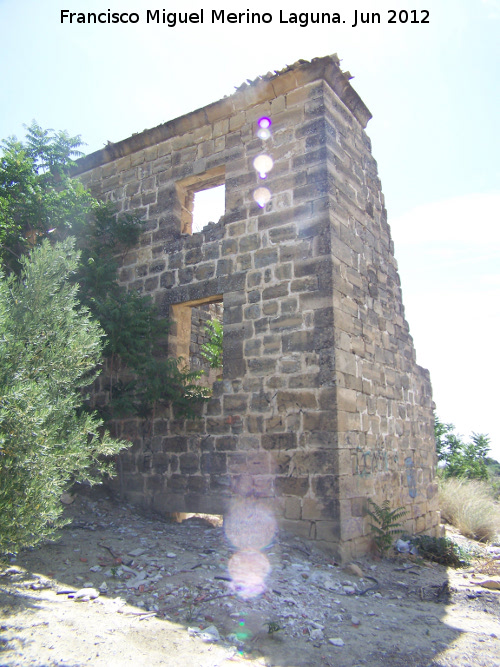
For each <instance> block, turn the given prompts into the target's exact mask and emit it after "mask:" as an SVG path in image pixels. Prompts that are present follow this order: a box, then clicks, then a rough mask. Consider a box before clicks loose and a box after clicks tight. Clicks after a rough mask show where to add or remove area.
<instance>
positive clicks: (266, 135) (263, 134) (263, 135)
mask: <svg viewBox="0 0 500 667" xmlns="http://www.w3.org/2000/svg"><path fill="white" fill-rule="evenodd" d="M257 136H258V137H259V139H262V141H267V139H270V138H271V131H270V130H268V129H267V128H263V127H261V128H260V129H259V130H257Z"/></svg>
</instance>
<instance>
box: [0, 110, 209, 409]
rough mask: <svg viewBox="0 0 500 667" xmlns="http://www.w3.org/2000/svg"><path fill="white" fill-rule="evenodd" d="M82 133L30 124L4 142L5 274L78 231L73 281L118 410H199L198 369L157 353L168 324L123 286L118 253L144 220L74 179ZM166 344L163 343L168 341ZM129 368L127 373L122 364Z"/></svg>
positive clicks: (0, 234) (0, 210)
mask: <svg viewBox="0 0 500 667" xmlns="http://www.w3.org/2000/svg"><path fill="white" fill-rule="evenodd" d="M81 146H82V141H81V138H80V137H79V136H76V137H70V136H69V135H68V134H67V133H66V132H55V133H54V132H53V130H44V129H42V128H41V127H40V126H39V125H37V124H36V123H35V122H33V123H32V124H31V125H30V126H29V127H27V136H26V140H25V142H24V143H23V142H20V141H18V140H17V139H15V138H10V139H7V140H6V141H5V142H4V143H3V155H2V157H1V162H0V242H1V250H0V261H1V262H2V266H3V267H4V270H5V271H6V272H7V273H10V272H13V273H19V270H20V261H21V257H22V256H23V254H24V253H26V252H27V251H28V250H29V249H30V248H31V247H34V246H36V245H39V244H40V243H41V242H42V241H43V240H44V239H49V240H50V242H52V243H53V242H54V241H57V240H61V239H64V238H67V237H68V236H74V237H75V239H76V248H77V249H78V250H79V252H80V261H79V264H78V269H77V271H76V274H75V276H74V278H73V279H74V280H75V281H76V282H78V284H79V285H80V290H79V293H78V298H79V300H80V302H81V303H82V304H83V305H85V306H86V307H87V308H88V309H89V311H90V313H91V315H92V317H93V318H94V319H95V320H96V321H97V322H99V324H100V326H101V328H102V329H103V331H104V334H105V339H104V347H103V357H104V359H107V360H108V363H107V369H108V371H109V383H108V390H109V395H110V402H109V404H108V405H107V406H105V407H104V406H103V415H104V416H105V418H106V419H109V418H112V417H113V415H123V414H139V415H141V416H145V415H146V414H148V413H150V412H152V411H153V410H154V407H155V405H156V404H157V403H171V404H172V405H173V406H174V408H175V410H176V412H177V413H178V414H179V415H180V416H193V415H194V414H195V412H196V407H197V405H198V404H199V403H200V401H203V400H204V399H205V398H206V391H205V390H204V389H203V388H201V387H199V386H198V385H197V383H196V381H197V379H198V375H197V374H196V373H191V372H190V371H189V370H187V369H186V368H185V367H183V365H182V363H181V361H180V360H176V359H168V358H165V357H164V356H162V355H161V354H158V350H161V349H162V344H163V343H164V342H165V338H166V335H167V331H168V322H166V321H165V320H161V319H160V318H159V317H158V313H157V311H156V308H155V307H154V304H153V303H152V301H151V300H150V299H149V298H148V297H142V296H140V295H139V294H137V293H136V292H134V291H126V290H124V289H122V288H121V287H120V285H119V283H118V267H119V261H120V257H121V256H123V255H126V253H127V252H128V251H129V250H130V248H132V247H134V246H135V245H136V244H137V242H138V240H139V236H140V234H141V231H142V223H141V221H140V220H139V219H137V218H136V217H134V216H132V215H117V214H116V212H115V210H114V208H113V206H112V205H109V204H105V203H103V202H100V201H98V200H97V199H95V198H94V197H92V195H91V194H90V193H89V192H88V191H87V190H85V189H84V188H83V186H82V185H81V183H80V182H79V181H78V180H76V179H72V178H71V175H70V172H71V168H72V167H73V166H74V164H75V163H74V158H77V157H78V156H80V155H81V152H80V150H79V149H80V147H81ZM163 347H164V345H163ZM124 367H125V368H126V369H128V373H127V374H123V373H121V376H122V378H123V377H125V376H126V377H127V380H126V381H123V379H120V378H119V377H118V372H117V371H118V369H119V368H120V369H121V370H123V368H124Z"/></svg>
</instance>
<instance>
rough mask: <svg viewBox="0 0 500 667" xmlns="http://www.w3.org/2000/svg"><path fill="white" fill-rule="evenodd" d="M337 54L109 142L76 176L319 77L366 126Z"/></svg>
mask: <svg viewBox="0 0 500 667" xmlns="http://www.w3.org/2000/svg"><path fill="white" fill-rule="evenodd" d="M339 63H340V61H339V59H338V57H337V55H336V54H333V55H331V56H325V57H323V58H313V60H312V61H311V62H309V61H307V60H298V61H297V62H296V63H294V64H293V65H288V66H286V67H285V68H284V69H282V70H280V71H275V72H268V73H267V74H264V75H263V76H259V77H257V78H256V79H254V80H253V81H250V80H249V79H247V81H246V82H244V83H243V84H242V85H241V86H239V87H238V88H237V89H236V92H235V93H233V94H232V95H230V96H229V97H224V98H223V99H221V100H219V101H217V102H213V103H212V104H209V105H208V106H206V107H203V108H201V109H197V110H196V111H193V112H191V113H188V114H185V115H184V116H180V117H179V118H175V119H173V120H170V121H168V122H167V123H163V124H162V125H158V126H157V127H154V128H152V129H149V130H144V131H143V132H139V133H138V134H134V135H132V136H131V137H128V138H127V139H123V140H122V141H119V142H117V143H110V144H108V145H107V146H105V147H104V148H102V149H101V150H99V151H96V152H95V153H91V154H90V155H87V156H86V157H84V158H82V159H81V160H78V162H77V166H76V167H75V170H74V175H78V174H82V173H84V172H86V171H89V170H91V169H95V168H96V167H99V166H102V165H103V164H107V163H108V162H112V161H113V160H116V159H118V158H121V157H125V156H126V155H130V154H131V153H135V152H137V151H140V150H142V149H144V148H148V147H149V146H154V145H156V144H158V143H160V142H162V141H166V140H167V139H170V138H171V137H175V136H178V135H181V134H183V133H185V132H191V131H193V130H194V129H196V128H198V127H201V126H203V125H206V124H207V123H213V122H215V121H217V120H220V119H222V118H227V117H228V116H231V115H233V114H235V113H237V112H238V111H241V110H243V109H248V108H250V107H252V106H255V105H257V104H261V103H262V102H265V101H266V100H271V99H274V98H275V97H277V96H278V95H282V94H283V93H286V92H288V91H290V90H294V89H295V88H298V87H300V86H303V85H305V84H308V83H311V82H312V81H316V80H319V79H323V80H325V81H326V82H327V83H328V84H329V85H330V86H331V88H332V90H333V91H334V92H335V94H336V95H337V96H338V97H339V98H340V100H342V102H343V103H344V104H345V105H346V107H347V108H348V109H349V110H350V111H351V113H352V114H353V116H354V117H355V118H356V120H357V121H358V122H359V123H360V125H361V126H362V127H363V128H365V127H366V125H367V123H368V121H369V120H370V118H371V117H372V115H371V113H370V111H369V110H368V108H367V107H366V105H365V104H364V102H363V101H362V99H361V98H360V96H359V95H358V94H357V92H356V91H355V90H354V88H353V87H352V86H351V84H350V83H349V80H350V79H351V78H352V76H351V74H350V73H349V72H343V71H342V70H341V69H340V66H339Z"/></svg>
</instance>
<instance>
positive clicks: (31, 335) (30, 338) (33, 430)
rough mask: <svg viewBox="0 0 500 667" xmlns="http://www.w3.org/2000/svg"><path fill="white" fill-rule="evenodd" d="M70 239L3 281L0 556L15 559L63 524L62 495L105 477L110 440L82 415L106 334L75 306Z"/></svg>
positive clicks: (117, 445) (45, 248)
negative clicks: (12, 554)
mask: <svg viewBox="0 0 500 667" xmlns="http://www.w3.org/2000/svg"><path fill="white" fill-rule="evenodd" d="M77 261H78V256H77V253H76V252H75V251H74V249H73V241H72V240H71V239H67V240H65V241H64V242H62V243H58V244H56V245H55V246H51V245H50V244H49V242H48V241H45V242H43V244H42V245H41V246H38V247H37V248H35V249H34V250H33V251H32V253H31V255H29V256H23V257H21V259H20V266H21V272H20V275H19V276H16V275H15V274H11V275H10V276H9V277H4V276H0V552H9V551H10V552H15V551H18V550H19V549H20V548H23V547H28V546H32V545H35V544H36V543H37V542H39V541H40V540H42V539H44V538H48V537H50V536H52V535H53V534H54V533H55V532H56V531H57V529H58V528H60V527H61V525H63V521H62V518H61V513H62V505H61V503H60V501H59V498H60V496H61V494H62V493H63V492H64V491H65V490H67V489H68V487H69V486H70V485H71V484H72V483H73V482H75V481H84V480H88V481H90V482H95V481H97V480H98V479H99V475H101V474H102V473H105V472H110V466H109V464H107V463H106V462H105V460H103V458H102V457H106V456H110V455H112V454H115V453H117V452H118V451H119V450H120V449H121V448H122V447H124V446H125V443H123V442H119V441H117V440H113V439H112V438H110V437H109V436H108V435H107V434H106V433H105V432H104V431H103V429H102V422H101V421H100V420H99V419H97V418H96V417H95V416H94V415H92V414H89V413H88V412H87V411H86V410H85V409H84V407H83V402H84V400H83V399H84V396H83V390H84V388H85V387H86V386H88V385H89V384H90V383H91V382H92V381H93V379H94V378H95V368H96V365H97V363H98V362H99V360H100V358H101V353H102V342H101V339H102V331H101V329H100V327H99V324H98V323H97V322H95V321H93V320H92V319H91V318H90V316H89V313H88V311H87V310H86V309H85V308H82V307H80V306H79V304H78V301H77V289H78V288H77V286H76V285H72V284H71V283H70V281H69V277H70V275H71V274H73V273H74V272H75V271H76V268H77Z"/></svg>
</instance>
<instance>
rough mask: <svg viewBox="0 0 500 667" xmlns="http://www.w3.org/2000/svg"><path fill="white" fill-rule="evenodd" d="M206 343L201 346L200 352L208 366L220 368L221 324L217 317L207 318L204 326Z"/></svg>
mask: <svg viewBox="0 0 500 667" xmlns="http://www.w3.org/2000/svg"><path fill="white" fill-rule="evenodd" d="M205 335H207V336H208V343H204V344H203V345H202V346H201V354H202V356H203V357H204V358H205V359H206V360H207V361H208V363H209V364H210V368H222V339H223V332H222V324H221V322H220V321H219V320H218V319H213V320H209V321H208V322H207V324H206V326H205Z"/></svg>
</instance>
